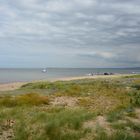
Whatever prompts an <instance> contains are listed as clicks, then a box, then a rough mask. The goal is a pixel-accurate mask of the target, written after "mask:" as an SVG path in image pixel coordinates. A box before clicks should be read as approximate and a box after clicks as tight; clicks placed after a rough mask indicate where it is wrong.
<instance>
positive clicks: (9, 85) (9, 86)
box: [0, 74, 136, 91]
mask: <svg viewBox="0 0 140 140" xmlns="http://www.w3.org/2000/svg"><path fill="white" fill-rule="evenodd" d="M130 75H136V74H115V75H93V76H77V77H64V78H56V79H54V80H34V81H28V82H12V83H5V84H0V91H10V90H15V89H18V88H20V87H21V86H22V85H24V84H27V83H35V82H41V81H42V82H43V81H49V82H55V81H70V80H80V79H98V78H120V77H122V76H130Z"/></svg>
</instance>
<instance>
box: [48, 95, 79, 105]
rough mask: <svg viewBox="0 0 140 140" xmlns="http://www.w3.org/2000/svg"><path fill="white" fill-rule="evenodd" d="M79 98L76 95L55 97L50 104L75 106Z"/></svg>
mask: <svg viewBox="0 0 140 140" xmlns="http://www.w3.org/2000/svg"><path fill="white" fill-rule="evenodd" d="M77 101H78V99H77V98H76V97H67V96H62V97H55V98H54V99H53V100H52V101H51V102H50V104H51V105H52V106H68V107H75V106H76V105H77Z"/></svg>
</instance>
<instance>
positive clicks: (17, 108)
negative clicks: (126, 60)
mask: <svg viewBox="0 0 140 140" xmlns="http://www.w3.org/2000/svg"><path fill="white" fill-rule="evenodd" d="M139 78H140V77H139V76H138V75H133V76H127V77H123V78H118V79H96V80H95V79H84V80H72V81H65V82H64V81H57V82H36V83H28V84H25V85H23V86H22V87H21V88H20V89H18V90H15V91H8V92H1V96H0V124H1V125H0V130H1V129H2V128H1V126H2V125H3V123H4V122H5V121H6V120H9V119H12V120H15V125H14V126H13V128H12V129H13V131H14V134H15V137H14V138H13V139H14V140H80V139H82V140H86V139H87V140H93V139H94V140H138V137H139V136H140V125H139V124H136V123H134V122H132V121H131V120H130V121H128V120H127V119H126V117H128V116H129V117H130V118H135V119H137V118H136V116H137V115H138V114H136V112H135V108H139V107H140V89H139V85H140V79H139ZM127 87H130V88H129V90H128V88H127ZM63 96H67V99H69V100H70V101H71V99H77V100H76V103H75V106H74V107H70V106H67V105H66V106H65V107H64V106H58V105H52V104H51V103H52V102H53V101H54V99H57V98H59V97H62V99H63ZM69 97H71V98H69ZM64 99H65V98H64ZM64 101H65V100H64ZM98 115H102V116H104V117H106V119H107V121H108V123H109V124H110V127H111V128H112V129H113V130H114V131H113V132H112V133H111V134H110V135H108V133H107V132H106V128H103V129H102V128H98V129H97V130H96V131H93V129H92V128H84V127H83V124H84V123H85V122H87V121H95V120H96V117H97V116H98ZM119 120H122V121H126V122H125V123H119ZM93 127H94V126H93ZM128 128H130V129H128ZM1 131H2V132H4V131H5V130H1ZM130 132H131V133H130ZM135 134H136V135H135Z"/></svg>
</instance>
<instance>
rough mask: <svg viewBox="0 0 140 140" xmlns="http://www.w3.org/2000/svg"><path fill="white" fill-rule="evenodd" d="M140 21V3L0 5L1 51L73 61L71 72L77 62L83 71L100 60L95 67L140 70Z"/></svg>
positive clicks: (54, 0)
mask: <svg viewBox="0 0 140 140" xmlns="http://www.w3.org/2000/svg"><path fill="white" fill-rule="evenodd" d="M139 17H140V1H139V0H133V1H132V0H123V1H122V0H105V1H103V0H85V1H81V0H71V1H67V0H47V1H45V0H12V1H11V0H7V1H5V0H0V42H1V46H0V51H1V52H3V53H5V52H4V51H5V50H4V49H3V48H5V47H11V48H12V49H13V51H12V52H9V51H8V52H7V55H8V54H9V55H10V54H14V53H17V51H18V52H20V49H23V57H24V56H26V57H28V56H29V55H31V54H32V56H34V57H35V55H37V52H38V55H40V54H41V53H42V54H43V58H44V57H45V53H46V54H49V53H50V54H52V55H49V56H48V57H47V56H46V59H47V58H52V57H55V54H56V55H61V56H62V58H61V59H60V61H59V62H61V60H62V59H63V57H66V58H67V57H68V58H69V59H71V62H69V64H70V65H71V66H72V62H73V63H74V62H75V59H77V62H76V64H75V65H78V66H80V67H81V66H86V65H88V66H90V62H92V61H94V60H96V61H97V60H99V61H100V62H99V61H98V64H96V63H97V62H96V61H95V62H94V64H95V66H99V65H102V64H106V66H109V67H110V66H114V65H115V64H116V65H117V66H118V65H121V66H122V65H124V66H125V65H127V66H129V65H130V66H132V65H134V66H135V65H139V62H140V59H139V57H138V55H139V54H138V52H139V51H140V46H139V45H140V39H139V38H140V18H139ZM14 48H15V49H14ZM27 50H29V53H28V51H27ZM41 50H42V51H41ZM53 52H54V54H53ZM0 54H1V53H0ZM65 54H67V55H65ZM21 55H22V54H21ZM61 56H60V57H61ZM17 57H18V56H17ZM19 57H20V56H19ZM40 59H41V58H40ZM54 59H55V58H54ZM78 62H79V63H78ZM53 63H54V62H53ZM46 64H47V63H46ZM55 64H56V63H55ZM55 64H54V65H55Z"/></svg>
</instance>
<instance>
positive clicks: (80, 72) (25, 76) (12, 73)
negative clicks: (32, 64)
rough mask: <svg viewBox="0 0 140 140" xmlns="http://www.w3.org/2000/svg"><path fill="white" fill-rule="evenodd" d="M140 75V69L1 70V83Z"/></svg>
mask: <svg viewBox="0 0 140 140" xmlns="http://www.w3.org/2000/svg"><path fill="white" fill-rule="evenodd" d="M104 72H112V73H121V74H128V73H132V72H136V73H140V68H127V69H116V68H114V69H112V68H105V69H103V68H48V69H47V73H43V72H42V69H2V68H1V69H0V83H10V82H23V81H32V80H53V79H57V78H64V77H74V76H85V75H86V74H88V73H104Z"/></svg>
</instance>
